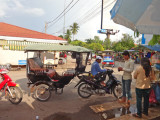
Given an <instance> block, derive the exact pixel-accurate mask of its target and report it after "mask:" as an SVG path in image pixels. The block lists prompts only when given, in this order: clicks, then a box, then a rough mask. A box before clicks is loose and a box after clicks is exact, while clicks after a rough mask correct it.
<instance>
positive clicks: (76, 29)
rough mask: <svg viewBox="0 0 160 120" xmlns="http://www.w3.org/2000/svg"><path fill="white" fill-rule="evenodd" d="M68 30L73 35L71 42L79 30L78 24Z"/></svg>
mask: <svg viewBox="0 0 160 120" xmlns="http://www.w3.org/2000/svg"><path fill="white" fill-rule="evenodd" d="M70 28H71V32H72V34H73V40H74V35H76V34H77V33H78V30H79V26H78V23H73V25H72V26H70Z"/></svg>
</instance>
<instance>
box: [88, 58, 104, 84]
mask: <svg viewBox="0 0 160 120" xmlns="http://www.w3.org/2000/svg"><path fill="white" fill-rule="evenodd" d="M101 60H102V57H101V56H97V57H96V60H95V62H94V63H93V64H92V67H91V75H92V76H93V77H96V75H97V74H98V73H99V72H106V71H107V70H106V69H101V68H100V66H99V63H101ZM101 85H103V86H105V85H106V84H105V83H104V81H102V82H101Z"/></svg>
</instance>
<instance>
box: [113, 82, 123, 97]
mask: <svg viewBox="0 0 160 120" xmlns="http://www.w3.org/2000/svg"><path fill="white" fill-rule="evenodd" d="M113 94H114V96H115V97H116V98H117V99H119V98H121V97H122V84H121V83H118V84H117V85H115V86H114V87H113Z"/></svg>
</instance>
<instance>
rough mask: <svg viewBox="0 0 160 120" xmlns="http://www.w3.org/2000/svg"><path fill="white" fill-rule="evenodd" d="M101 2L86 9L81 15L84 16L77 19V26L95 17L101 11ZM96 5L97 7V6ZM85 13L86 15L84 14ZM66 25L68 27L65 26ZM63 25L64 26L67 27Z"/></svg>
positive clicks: (105, 7) (108, 5)
mask: <svg viewBox="0 0 160 120" xmlns="http://www.w3.org/2000/svg"><path fill="white" fill-rule="evenodd" d="M115 1H116V0H114V1H113V2H111V3H109V4H107V5H106V6H104V8H103V9H104V10H105V9H107V8H108V7H110V6H111V5H112V4H113V3H114V2H115ZM100 3H101V2H99V3H98V4H96V5H95V6H94V7H93V8H92V9H90V10H89V11H87V12H86V13H85V14H84V15H83V16H84V17H80V18H82V19H78V20H77V21H76V22H77V23H78V25H79V26H82V25H83V24H85V23H86V22H88V21H90V20H91V19H93V18H94V17H96V16H97V15H98V14H99V13H100V12H101V7H100V6H101V5H100V6H99V4H100ZM97 7H98V8H97ZM86 14H87V15H86ZM67 27H70V25H69V26H67ZM67 27H65V28H67ZM62 30H63V28H62V29H60V30H59V31H57V32H55V33H60V32H61V31H62ZM55 33H52V34H55Z"/></svg>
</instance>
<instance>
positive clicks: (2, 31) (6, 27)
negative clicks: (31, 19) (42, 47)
mask: <svg viewBox="0 0 160 120" xmlns="http://www.w3.org/2000/svg"><path fill="white" fill-rule="evenodd" d="M0 36H11V37H25V38H37V39H48V40H64V41H66V40H65V39H62V38H61V37H57V36H54V35H50V34H45V33H41V32H37V31H34V30H29V29H26V28H22V27H18V26H15V25H11V24H7V23H3V22H0Z"/></svg>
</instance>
